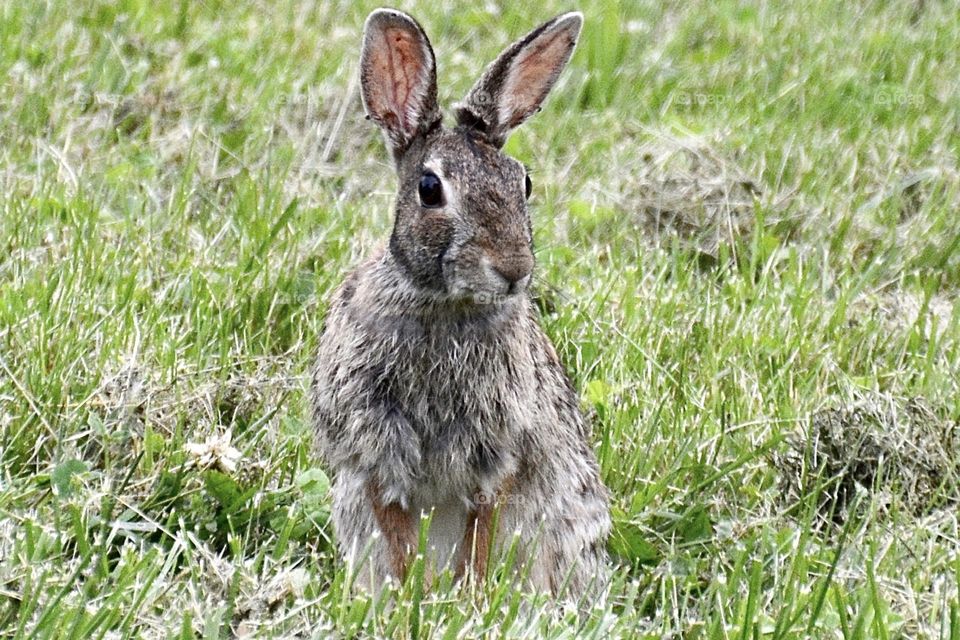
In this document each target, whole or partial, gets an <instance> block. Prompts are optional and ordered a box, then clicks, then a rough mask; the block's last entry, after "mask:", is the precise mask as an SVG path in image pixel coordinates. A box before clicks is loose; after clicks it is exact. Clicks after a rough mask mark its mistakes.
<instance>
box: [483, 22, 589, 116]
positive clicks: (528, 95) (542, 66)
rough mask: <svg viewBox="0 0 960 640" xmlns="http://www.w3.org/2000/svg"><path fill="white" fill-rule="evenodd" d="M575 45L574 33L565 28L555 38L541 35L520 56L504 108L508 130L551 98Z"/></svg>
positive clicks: (515, 65) (514, 62)
mask: <svg viewBox="0 0 960 640" xmlns="http://www.w3.org/2000/svg"><path fill="white" fill-rule="evenodd" d="M573 45H574V40H573V38H572V37H571V35H570V32H569V31H567V30H566V29H561V30H559V31H557V32H556V33H554V34H552V35H544V36H541V38H539V39H538V40H537V41H536V42H534V43H532V44H531V45H529V46H528V47H527V50H526V51H524V52H523V53H521V54H520V55H519V56H517V58H516V59H515V60H514V61H513V63H512V64H511V65H510V66H511V68H510V73H509V75H508V79H507V82H506V86H505V87H504V89H505V90H504V92H503V95H504V97H505V98H506V100H505V104H503V105H502V106H501V109H500V116H501V121H502V122H505V123H506V125H507V126H508V127H515V126H517V125H519V124H520V123H521V122H523V121H524V120H525V119H526V118H527V117H528V116H530V114H532V113H533V112H534V111H536V110H537V108H538V107H539V106H540V104H541V103H542V102H543V99H544V98H546V97H547V93H549V91H550V88H551V87H552V86H553V83H554V81H555V80H556V78H557V75H558V74H559V73H560V69H561V68H562V67H563V64H564V63H565V62H566V60H567V56H569V55H570V50H571V49H572V48H573Z"/></svg>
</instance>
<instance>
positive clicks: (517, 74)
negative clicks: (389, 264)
mask: <svg viewBox="0 0 960 640" xmlns="http://www.w3.org/2000/svg"><path fill="white" fill-rule="evenodd" d="M582 23H583V16H582V15H581V14H580V13H576V12H574V13H566V14H563V15H561V16H558V17H556V18H554V19H553V20H550V21H549V22H546V23H545V24H543V25H541V26H539V27H537V28H536V29H534V30H533V31H531V32H530V33H529V34H527V35H526V36H525V37H524V38H522V39H521V40H519V41H517V42H516V43H514V44H513V45H511V46H510V47H508V48H507V49H506V50H505V51H504V52H503V53H501V54H500V56H499V57H498V58H497V59H496V60H494V61H493V63H491V64H490V66H489V67H487V69H486V71H485V72H484V73H483V75H482V76H481V78H480V79H479V80H478V81H477V83H476V84H475V85H474V87H473V88H472V89H471V90H470V92H469V93H468V94H467V96H466V98H465V99H464V100H463V101H462V102H461V103H460V104H459V105H457V106H456V109H455V115H456V123H457V124H456V126H455V127H454V128H453V129H447V128H444V126H443V124H442V116H441V113H440V108H439V105H438V104H437V74H436V63H435V59H434V55H433V49H432V47H431V46H430V41H429V40H428V39H427V36H426V34H425V33H424V32H423V29H422V28H421V27H420V25H419V24H418V23H417V22H416V21H415V20H414V19H413V18H411V17H410V16H408V15H406V14H404V13H402V12H399V11H395V10H392V9H378V10H376V11H374V12H373V13H371V14H370V16H369V17H368V18H367V22H366V25H365V27H364V34H363V49H362V54H361V64H360V81H361V89H362V94H363V104H364V107H365V109H366V112H367V114H368V116H369V118H370V119H371V120H373V121H374V122H376V123H377V125H379V126H380V127H381V129H383V131H384V134H385V138H386V141H387V146H388V147H389V149H390V151H391V153H392V155H393V159H394V163H395V165H396V168H397V174H398V176H399V186H398V194H397V205H396V220H395V222H394V228H393V233H392V235H391V238H390V252H391V253H392V255H393V257H394V259H395V260H396V262H397V263H398V264H399V265H400V266H401V268H402V269H404V271H405V272H406V274H407V276H408V277H409V278H410V279H411V280H412V281H413V282H414V283H415V285H416V286H418V287H420V288H422V289H426V290H429V291H431V292H433V293H434V294H438V295H439V296H441V297H443V298H447V299H451V300H472V301H474V302H501V301H505V300H508V299H510V298H511V297H512V296H514V295H517V294H520V293H522V292H523V291H524V290H525V288H526V286H527V283H528V282H529V280H530V274H531V271H532V270H533V248H532V233H531V224H530V216H529V214H528V212H527V205H526V200H527V198H528V197H529V195H530V189H531V184H530V178H529V177H528V176H527V172H526V170H525V168H524V166H523V165H522V164H521V163H519V162H517V161H516V160H514V159H513V158H510V157H508V156H506V155H505V154H504V153H502V151H501V148H502V147H503V144H504V142H505V141H506V138H507V135H508V134H509V132H510V131H511V130H512V129H513V128H514V127H516V126H518V125H519V124H521V123H522V122H523V121H524V120H526V119H527V118H528V117H530V116H531V115H532V114H533V113H535V112H536V111H538V110H539V108H540V105H541V104H542V102H543V100H544V98H546V96H547V93H549V91H550V89H551V88H552V87H553V85H554V83H555V82H556V80H557V77H558V76H559V75H560V71H561V70H562V69H563V67H564V66H565V65H566V63H567V61H568V60H569V59H570V55H571V53H572V52H573V47H574V45H575V44H576V40H577V36H578V35H579V33H580V27H581V25H582Z"/></svg>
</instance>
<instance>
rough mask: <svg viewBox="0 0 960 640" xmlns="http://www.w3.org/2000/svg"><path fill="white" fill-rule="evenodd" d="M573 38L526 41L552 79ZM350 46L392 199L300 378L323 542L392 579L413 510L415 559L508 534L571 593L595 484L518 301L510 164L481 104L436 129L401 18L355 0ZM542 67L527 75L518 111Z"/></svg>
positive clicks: (577, 420) (562, 30)
mask: <svg viewBox="0 0 960 640" xmlns="http://www.w3.org/2000/svg"><path fill="white" fill-rule="evenodd" d="M571 16H574V17H575V18H576V20H577V22H576V23H575V24H574V23H573V22H572V21H573V19H574V18H571ZM562 19H563V20H562ZM574 27H575V31H573V29H574ZM551 28H552V29H553V31H550V29H551ZM541 32H542V33H541ZM576 32H579V14H567V16H561V18H558V19H555V20H554V21H552V22H551V23H547V24H546V25H544V26H543V27H541V28H540V30H538V31H535V32H533V33H532V34H531V36H528V38H527V40H528V41H529V40H531V39H532V38H533V37H534V36H535V35H536V34H538V33H540V38H541V40H543V39H544V38H547V37H548V36H549V37H552V38H553V40H550V41H547V42H546V44H543V46H544V47H552V46H553V44H552V43H553V42H560V44H562V45H563V46H564V47H567V48H566V49H565V50H561V49H560V48H558V47H557V48H556V51H555V52H553V58H550V59H547V60H546V62H553V63H554V64H556V65H558V68H557V70H556V72H558V69H559V67H562V64H564V63H565V62H566V59H567V58H568V57H569V51H570V50H571V49H572V42H573V38H575V35H576ZM561 38H565V39H568V40H569V43H568V42H567V41H566V40H563V41H562V42H561V41H560V39H561ZM532 42H533V44H538V41H537V40H536V39H534V40H532ZM528 44H529V43H528ZM541 44H542V43H541ZM521 45H523V42H521V43H518V44H517V45H515V46H514V47H513V52H512V53H511V51H512V50H508V51H507V53H505V54H504V55H505V56H506V55H507V54H510V56H511V57H510V58H508V59H507V62H508V63H509V62H511V61H512V60H513V59H514V57H516V56H517V55H518V53H519V54H523V53H525V51H526V50H525V49H524V46H526V45H524V46H521ZM364 46H365V49H364V67H363V68H364V75H363V76H362V77H363V80H364V102H365V104H366V105H367V109H368V112H370V114H371V117H373V118H374V120H375V121H377V122H378V123H379V124H381V126H382V127H384V129H385V131H386V132H387V134H388V138H387V139H388V142H390V143H391V146H392V151H393V153H394V158H395V160H396V162H397V170H398V173H399V176H400V193H399V196H398V200H397V220H396V224H395V226H394V231H393V235H392V237H391V240H390V243H389V245H388V246H387V247H385V248H384V249H382V250H381V251H380V252H378V253H377V254H376V255H375V256H373V257H372V258H370V259H369V260H368V261H367V262H365V263H364V264H363V265H361V266H360V267H359V268H358V269H357V270H356V271H354V272H353V273H352V274H351V275H350V276H349V277H348V278H347V280H346V281H345V282H344V283H343V285H342V286H341V287H340V289H339V290H338V292H337V293H336V295H335V296H334V299H333V301H332V303H331V306H330V309H329V312H328V316H327V319H326V324H325V328H324V332H323V335H322V337H321V339H320V345H319V352H318V357H317V366H316V369H315V372H314V381H313V406H314V420H315V424H316V428H317V439H318V444H319V448H320V450H321V452H322V454H323V456H324V458H325V460H326V462H327V464H328V465H329V466H330V467H331V468H332V469H333V470H334V474H335V478H334V484H333V496H334V503H333V523H334V527H335V530H336V533H337V537H338V542H339V545H340V548H341V550H342V552H343V554H344V555H345V556H346V557H347V558H348V559H349V560H350V561H352V562H353V563H354V564H355V565H357V568H358V569H359V571H360V576H361V578H360V579H361V581H362V582H365V583H366V584H367V585H368V586H370V587H374V588H376V587H378V586H379V585H380V584H381V583H382V582H383V580H384V579H386V577H387V576H388V575H393V576H396V577H401V578H402V577H403V575H404V573H405V571H406V568H407V565H408V561H409V555H410V553H412V552H413V551H415V548H416V544H417V537H416V536H417V530H418V528H419V516H420V515H421V514H432V516H431V528H430V530H429V532H428V540H427V547H428V558H427V559H428V562H429V564H430V565H432V567H431V569H432V570H436V569H439V568H442V567H444V566H447V567H450V568H452V569H453V570H454V571H456V572H457V573H458V574H461V573H463V572H465V571H466V570H467V567H468V566H471V565H472V567H473V569H474V571H476V572H479V573H483V572H484V571H485V570H486V563H487V558H488V555H489V554H490V553H492V552H493V551H494V550H495V549H497V548H501V549H502V548H504V545H505V544H509V543H510V542H511V539H512V537H513V534H514V532H517V533H518V534H519V540H518V549H519V556H518V559H519V561H520V562H521V563H523V565H524V566H523V569H524V570H525V572H526V574H527V575H528V579H529V582H530V584H531V585H533V586H534V587H536V588H538V589H542V590H549V591H552V592H554V593H556V592H558V591H560V590H561V588H562V587H563V585H564V584H567V585H568V587H569V589H570V592H571V593H581V592H582V591H583V589H584V588H585V587H586V586H587V585H588V584H590V583H591V582H595V581H602V579H603V571H602V568H603V566H604V559H605V553H604V551H603V547H604V541H605V537H606V535H607V533H608V530H609V526H610V523H609V513H608V506H607V493H606V489H605V488H604V487H603V485H602V483H601V481H600V477H599V471H598V468H597V463H596V460H595V457H594V455H593V452H592V450H591V448H590V446H589V444H588V442H587V437H588V433H587V428H586V425H585V423H584V420H583V418H582V416H581V414H580V411H579V407H578V398H577V395H576V393H575V391H574V390H573V387H572V386H571V385H570V383H569V381H568V379H567V377H566V375H565V373H564V371H563V368H562V366H561V365H560V362H559V361H558V359H557V356H556V353H555V351H554V349H553V346H552V344H551V343H550V341H549V339H548V338H547V336H546V335H545V334H544V333H543V331H542V330H541V328H540V326H539V323H538V319H537V314H536V310H535V309H534V307H533V305H532V303H531V301H530V298H529V295H528V294H527V293H526V289H525V286H526V283H527V282H528V281H529V276H530V270H531V269H532V267H533V254H532V251H531V233H530V223H529V217H528V216H527V214H526V205H525V197H524V193H523V183H524V179H525V176H526V174H525V170H524V169H523V167H522V165H520V164H519V163H517V162H516V161H514V160H512V159H510V158H508V157H506V156H504V155H502V154H501V153H500V152H499V146H500V144H502V140H503V139H504V138H505V131H506V129H504V131H503V133H502V134H499V133H498V129H497V127H496V126H495V125H496V122H494V121H493V120H494V118H495V117H496V116H495V115H493V114H490V113H487V114H484V113H483V112H482V111H480V110H479V109H475V110H472V111H471V105H472V104H474V103H473V102H471V100H470V99H469V98H468V100H467V102H466V104H465V105H464V106H463V107H461V110H460V112H459V113H458V119H459V120H460V121H461V122H460V125H459V126H458V127H457V128H455V129H453V130H446V129H444V128H443V127H442V126H440V123H439V112H438V111H436V108H435V105H434V104H433V101H435V96H436V89H435V79H434V77H433V74H434V69H433V54H432V50H431V49H430V47H429V43H428V42H427V41H426V36H425V35H423V33H422V30H421V29H420V28H419V25H416V23H415V22H414V21H413V20H412V19H410V18H409V17H407V16H405V15H403V14H400V13H399V12H394V11H387V10H379V11H377V12H374V14H372V15H371V17H370V19H368V24H367V32H366V35H365V45H364ZM530 46H532V45H530ZM518 47H519V48H518ZM527 48H530V47H527ZM381 49H383V50H381ZM547 53H551V52H550V51H548V52H547ZM386 54H390V55H386ZM502 58H503V56H502ZM554 58H555V59H554ZM531 59H533V60H534V61H535V62H541V60H540V59H539V58H536V57H535V56H534V57H533V58H531ZM397 60H400V61H401V65H407V66H408V67H409V68H407V67H403V68H401V69H399V70H397V69H396V68H395V67H394V66H393V65H396V64H397V62H396V61H397ZM504 64H506V63H504ZM495 66H496V63H495V65H494V67H495ZM494 70H495V69H494ZM521 70H522V69H521ZM547 71H550V69H547ZM490 73H491V72H488V74H487V75H486V76H485V80H486V81H487V82H488V83H489V82H490ZM381 74H386V77H385V78H384V79H381V77H380V75H381ZM411 78H412V80H411ZM553 79H555V74H554V75H553ZM553 79H551V80H550V82H549V83H548V84H547V86H546V89H545V90H543V91H540V89H537V87H536V85H535V84H534V85H533V86H534V89H536V91H538V92H539V98H538V99H537V100H536V104H537V105H538V104H539V100H542V98H543V97H544V96H545V95H546V90H548V89H549V86H550V85H552V81H553ZM501 80H502V81H504V82H507V84H509V78H507V79H501ZM482 82H483V80H482ZM398 83H399V85H398ZM404 83H407V84H410V86H407V84H404ZM418 83H422V85H423V86H421V84H418ZM398 87H399V88H398ZM495 89H496V87H494V90H495ZM523 97H524V96H523V95H522V92H520V95H519V97H517V98H516V101H517V103H518V104H519V108H522V109H526V110H527V111H529V112H530V113H532V109H530V108H529V106H530V105H528V104H527V103H526V102H524V101H523V100H521V99H522V98H523ZM534 98H536V96H534ZM411 101H412V102H411ZM476 104H479V103H476ZM495 104H496V102H495V103H494V105H495ZM510 106H511V108H512V107H513V104H512V103H511V105H510ZM475 111H477V112H479V115H478V113H475ZM398 114H400V115H398ZM411 114H412V115H411ZM501 115H502V114H501ZM484 117H486V120H488V121H482V120H483V119H484ZM501 126H507V125H505V124H503V123H501ZM510 126H516V123H514V124H512V125H510ZM528 188H529V183H528ZM495 512H496V513H495ZM494 522H496V524H497V526H496V530H493V529H494ZM375 534H379V535H375ZM367 553H369V555H366V554H367ZM363 561H366V562H368V563H369V564H367V565H362V566H361V563H362V562H363Z"/></svg>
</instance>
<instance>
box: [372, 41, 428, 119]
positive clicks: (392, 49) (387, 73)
mask: <svg viewBox="0 0 960 640" xmlns="http://www.w3.org/2000/svg"><path fill="white" fill-rule="evenodd" d="M382 38H383V44H382V47H380V48H379V51H378V52H377V55H375V57H374V60H373V61H372V62H373V67H374V69H375V73H376V75H377V76H379V77H380V78H382V79H383V82H382V84H381V85H379V89H380V91H379V93H381V95H379V96H378V97H379V100H377V102H378V103H379V104H377V105H373V106H374V110H377V111H379V112H380V117H381V118H382V119H383V120H384V123H385V124H386V125H388V126H398V127H399V128H400V129H402V130H403V131H408V132H409V131H411V129H412V128H413V122H412V119H413V111H414V110H415V109H412V108H411V107H413V106H415V105H414V104H413V103H414V102H415V101H416V100H418V99H419V96H418V95H417V94H418V93H419V90H420V89H421V87H419V86H418V85H421V84H423V78H422V73H421V71H422V70H423V69H425V68H426V66H427V61H426V60H425V59H424V52H423V46H422V45H421V44H420V43H419V42H417V40H416V39H414V38H413V36H412V35H411V34H410V33H409V32H407V31H405V30H403V29H399V28H387V29H384V30H383V32H382Z"/></svg>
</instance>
